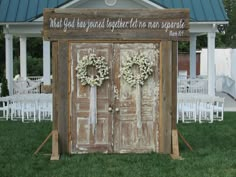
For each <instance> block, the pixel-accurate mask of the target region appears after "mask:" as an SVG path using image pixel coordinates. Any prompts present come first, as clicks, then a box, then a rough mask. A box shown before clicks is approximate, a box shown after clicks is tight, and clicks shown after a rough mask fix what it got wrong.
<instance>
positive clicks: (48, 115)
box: [38, 94, 52, 122]
mask: <svg viewBox="0 0 236 177" xmlns="http://www.w3.org/2000/svg"><path fill="white" fill-rule="evenodd" d="M38 120H39V122H40V121H41V120H50V121H52V95H51V94H45V95H42V97H40V98H39V100H38Z"/></svg>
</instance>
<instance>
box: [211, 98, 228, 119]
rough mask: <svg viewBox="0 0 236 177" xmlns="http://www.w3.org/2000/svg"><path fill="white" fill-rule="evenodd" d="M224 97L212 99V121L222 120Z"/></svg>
mask: <svg viewBox="0 0 236 177" xmlns="http://www.w3.org/2000/svg"><path fill="white" fill-rule="evenodd" d="M224 99H225V98H224V97H214V105H213V119H214V120H218V121H222V120H223V119H224Z"/></svg>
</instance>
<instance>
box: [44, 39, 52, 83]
mask: <svg viewBox="0 0 236 177" xmlns="http://www.w3.org/2000/svg"><path fill="white" fill-rule="evenodd" d="M50 58H51V57H50V41H43V84H44V85H51V70H50V63H51V62H50Z"/></svg>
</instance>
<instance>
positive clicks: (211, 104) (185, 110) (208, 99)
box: [177, 94, 224, 123]
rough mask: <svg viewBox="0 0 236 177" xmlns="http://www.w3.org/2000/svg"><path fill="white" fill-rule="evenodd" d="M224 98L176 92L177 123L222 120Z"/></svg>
mask: <svg viewBox="0 0 236 177" xmlns="http://www.w3.org/2000/svg"><path fill="white" fill-rule="evenodd" d="M223 118H224V98H223V97H217V96H209V95H203V94H178V103H177V123H178V122H179V121H182V122H197V121H199V123H202V122H210V123H212V122H213V121H214V120H218V121H222V120H223Z"/></svg>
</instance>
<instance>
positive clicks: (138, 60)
mask: <svg viewBox="0 0 236 177" xmlns="http://www.w3.org/2000/svg"><path fill="white" fill-rule="evenodd" d="M134 65H137V66H138V68H139V73H138V74H134V73H133V72H132V67H133V66H134ZM152 66H153V64H152V63H151V62H150V61H149V59H148V58H147V57H146V56H145V55H143V54H138V55H135V56H133V57H129V58H128V59H127V61H126V62H124V63H123V66H122V68H121V76H122V77H123V78H124V80H125V81H127V82H128V83H129V84H130V85H131V87H135V86H136V85H137V84H139V85H143V84H144V81H145V80H147V79H148V77H149V76H150V75H151V74H152V72H153V69H152Z"/></svg>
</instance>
